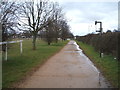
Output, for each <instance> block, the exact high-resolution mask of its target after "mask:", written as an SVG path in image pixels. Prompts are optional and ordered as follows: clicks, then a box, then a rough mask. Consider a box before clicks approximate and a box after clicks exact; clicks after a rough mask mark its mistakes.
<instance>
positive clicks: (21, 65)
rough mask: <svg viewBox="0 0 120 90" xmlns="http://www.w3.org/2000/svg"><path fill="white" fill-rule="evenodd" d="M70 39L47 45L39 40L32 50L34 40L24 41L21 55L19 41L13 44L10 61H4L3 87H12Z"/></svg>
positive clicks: (9, 52) (10, 50) (9, 53)
mask: <svg viewBox="0 0 120 90" xmlns="http://www.w3.org/2000/svg"><path fill="white" fill-rule="evenodd" d="M67 42H68V41H63V42H62V41H59V42H58V43H52V44H51V45H47V43H46V42H44V41H41V40H37V50H35V51H33V50H32V41H31V40H24V41H23V54H22V56H21V55H20V50H19V43H15V44H11V45H10V49H9V50H8V61H3V62H2V76H3V77H2V87H3V88H8V87H11V86H12V85H13V84H14V83H16V82H18V81H20V80H21V79H22V78H23V77H24V76H26V74H27V73H28V72H30V71H31V70H32V68H34V67H36V66H37V65H41V64H43V62H45V61H46V60H47V59H48V58H49V57H50V56H52V55H54V54H55V53H56V52H58V51H59V50H60V49H61V48H62V47H63V46H64V45H65V44H67Z"/></svg>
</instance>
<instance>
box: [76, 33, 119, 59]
mask: <svg viewBox="0 0 120 90" xmlns="http://www.w3.org/2000/svg"><path fill="white" fill-rule="evenodd" d="M119 35H120V32H106V33H103V34H102V36H101V35H99V34H88V35H85V36H77V38H76V39H77V40H79V41H82V42H83V43H86V44H89V45H92V46H93V47H95V50H97V51H99V50H100V49H101V50H102V53H105V54H112V55H113V56H116V57H118V48H119V46H118V43H119V42H118V40H119V38H118V37H119Z"/></svg>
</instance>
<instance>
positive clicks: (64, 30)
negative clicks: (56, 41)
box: [60, 20, 70, 40]
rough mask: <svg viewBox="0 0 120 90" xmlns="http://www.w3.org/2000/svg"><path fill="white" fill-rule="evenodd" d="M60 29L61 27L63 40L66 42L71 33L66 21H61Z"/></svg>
mask: <svg viewBox="0 0 120 90" xmlns="http://www.w3.org/2000/svg"><path fill="white" fill-rule="evenodd" d="M60 27H61V35H60V36H61V38H62V40H66V39H67V37H68V35H69V33H70V27H69V25H68V24H67V21H66V20H61V21H60Z"/></svg>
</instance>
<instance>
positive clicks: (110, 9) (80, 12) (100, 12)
mask: <svg viewBox="0 0 120 90" xmlns="http://www.w3.org/2000/svg"><path fill="white" fill-rule="evenodd" d="M59 3H60V5H61V6H62V7H63V10H64V12H65V16H66V18H67V19H68V24H69V25H70V27H71V32H72V33H73V34H74V35H85V34H88V33H92V32H95V29H96V28H95V25H94V22H95V21H96V20H98V21H102V22H103V31H104V32H105V31H107V30H108V29H109V30H113V29H117V28H118V2H117V1H116V2H113V1H111V2H88V1H86V2H81V1H79V0H77V1H74V0H72V1H69V0H61V1H60V0H59ZM98 27H99V25H97V28H98Z"/></svg>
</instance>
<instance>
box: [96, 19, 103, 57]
mask: <svg viewBox="0 0 120 90" xmlns="http://www.w3.org/2000/svg"><path fill="white" fill-rule="evenodd" d="M97 23H100V30H99V31H96V32H100V36H101V38H102V22H100V21H95V25H96V24H97ZM100 57H103V53H102V48H101V47H100Z"/></svg>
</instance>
